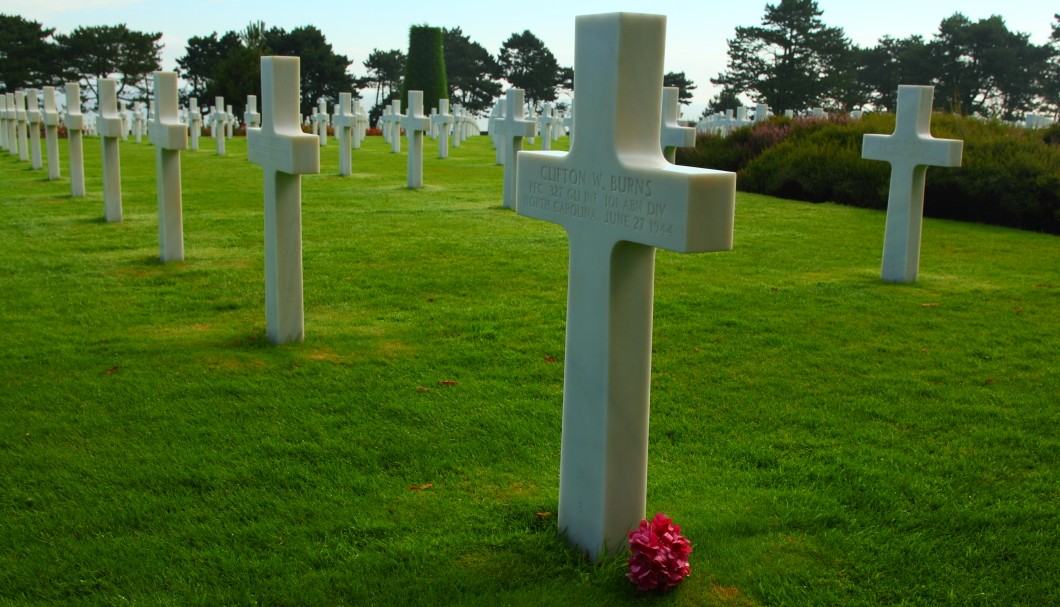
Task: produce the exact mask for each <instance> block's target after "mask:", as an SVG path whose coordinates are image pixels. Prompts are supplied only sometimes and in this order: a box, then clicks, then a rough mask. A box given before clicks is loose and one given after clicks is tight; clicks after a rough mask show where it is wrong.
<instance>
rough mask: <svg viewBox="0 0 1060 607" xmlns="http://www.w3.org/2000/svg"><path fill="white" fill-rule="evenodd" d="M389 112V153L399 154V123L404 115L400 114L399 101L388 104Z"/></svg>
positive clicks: (395, 100)
mask: <svg viewBox="0 0 1060 607" xmlns="http://www.w3.org/2000/svg"><path fill="white" fill-rule="evenodd" d="M390 109H391V112H390V113H389V114H387V117H389V118H390V152H391V153H393V154H400V153H401V122H402V120H404V118H405V115H404V114H402V113H401V100H400V99H394V100H393V101H392V102H391V103H390Z"/></svg>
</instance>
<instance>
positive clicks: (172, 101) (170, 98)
mask: <svg viewBox="0 0 1060 607" xmlns="http://www.w3.org/2000/svg"><path fill="white" fill-rule="evenodd" d="M154 95H155V108H156V110H155V117H154V120H152V121H151V124H150V128H149V132H148V136H149V137H150V138H151V143H152V144H154V146H155V173H156V182H157V184H158V251H159V257H160V258H161V260H162V262H163V263H165V262H167V261H180V260H182V259H184V220H183V218H182V216H181V191H180V150H186V149H187V148H188V131H187V129H186V128H185V127H184V125H183V124H181V123H180V120H179V119H178V114H177V105H178V104H177V73H176V72H155V74H154Z"/></svg>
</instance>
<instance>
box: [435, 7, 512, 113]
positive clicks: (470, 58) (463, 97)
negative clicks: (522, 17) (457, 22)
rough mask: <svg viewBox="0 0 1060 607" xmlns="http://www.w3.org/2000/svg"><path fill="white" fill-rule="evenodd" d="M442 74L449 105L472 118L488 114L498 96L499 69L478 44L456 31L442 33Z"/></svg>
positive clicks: (446, 30)
mask: <svg viewBox="0 0 1060 607" xmlns="http://www.w3.org/2000/svg"><path fill="white" fill-rule="evenodd" d="M443 33H444V41H443V44H444V47H445V74H446V78H447V79H448V81H449V99H450V102H451V104H460V105H462V106H464V108H465V109H466V110H468V111H469V112H472V113H473V114H476V115H482V114H485V113H486V112H488V111H489V109H490V108H491V107H492V106H493V103H494V101H495V100H496V99H497V97H499V96H500V94H501V83H500V82H497V78H500V69H501V68H500V65H499V64H498V63H497V60H496V59H494V58H493V56H492V55H490V54H489V51H487V50H486V49H485V47H483V46H482V45H481V44H479V43H478V42H473V41H472V40H471V38H470V37H469V36H465V35H464V32H463V31H462V30H461V29H460V28H459V27H456V28H453V29H445V30H443Z"/></svg>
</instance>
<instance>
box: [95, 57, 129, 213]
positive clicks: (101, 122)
mask: <svg viewBox="0 0 1060 607" xmlns="http://www.w3.org/2000/svg"><path fill="white" fill-rule="evenodd" d="M96 82H97V84H96V91H97V92H98V93H99V103H98V105H99V116H97V117H96V132H98V133H99V140H100V142H101V145H102V146H103V216H104V218H105V219H106V220H107V221H121V214H122V210H121V155H120V150H119V148H118V142H119V141H121V138H122V134H123V133H124V131H125V126H124V125H123V124H122V118H121V114H119V113H118V81H117V80H112V79H110V78H100V79H99V80H97V81H96Z"/></svg>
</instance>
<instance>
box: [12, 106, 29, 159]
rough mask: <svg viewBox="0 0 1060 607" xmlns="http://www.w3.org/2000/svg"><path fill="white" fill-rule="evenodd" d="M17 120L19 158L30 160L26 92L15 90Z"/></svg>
mask: <svg viewBox="0 0 1060 607" xmlns="http://www.w3.org/2000/svg"><path fill="white" fill-rule="evenodd" d="M15 121H16V122H17V123H18V159H19V160H21V161H22V162H28V161H29V114H28V113H27V112H26V92H25V91H15Z"/></svg>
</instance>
